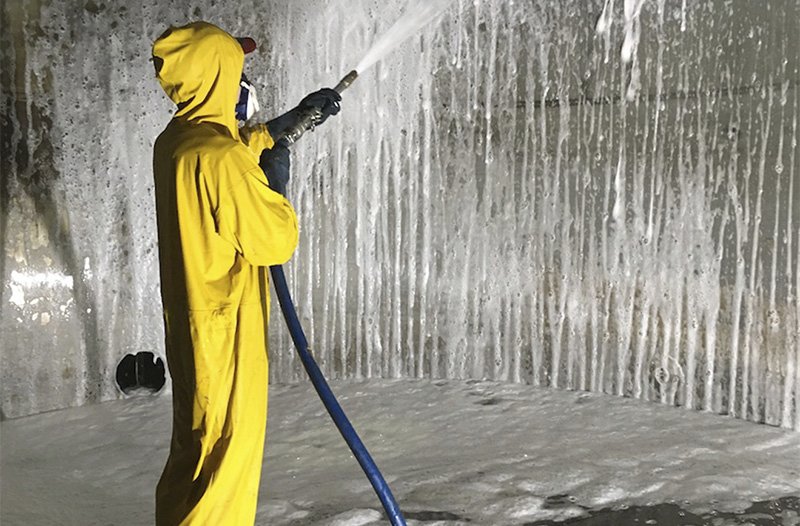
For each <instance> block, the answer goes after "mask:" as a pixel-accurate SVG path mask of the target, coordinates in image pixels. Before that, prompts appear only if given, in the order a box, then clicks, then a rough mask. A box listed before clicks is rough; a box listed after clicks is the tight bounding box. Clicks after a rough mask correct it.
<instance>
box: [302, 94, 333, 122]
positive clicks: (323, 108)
mask: <svg viewBox="0 0 800 526" xmlns="http://www.w3.org/2000/svg"><path fill="white" fill-rule="evenodd" d="M341 100H342V96H341V95H339V94H338V93H337V92H335V91H334V90H332V89H330V88H322V89H321V90H319V91H315V92H314V93H309V94H308V95H306V96H305V97H304V98H303V100H301V101H300V104H299V105H298V106H297V107H298V108H299V109H300V110H304V111H308V110H317V111H319V113H320V117H319V119H317V122H316V124H317V125H320V124H322V123H323V122H325V121H326V120H328V117H330V116H331V115H336V114H337V113H339V110H340V109H341V107H340V106H339V102H341Z"/></svg>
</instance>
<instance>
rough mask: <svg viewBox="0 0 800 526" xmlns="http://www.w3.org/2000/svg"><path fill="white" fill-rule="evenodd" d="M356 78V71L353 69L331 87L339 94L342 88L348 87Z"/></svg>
mask: <svg viewBox="0 0 800 526" xmlns="http://www.w3.org/2000/svg"><path fill="white" fill-rule="evenodd" d="M357 78H358V71H356V70H353V71H351V72H350V73H348V74H347V75H345V76H344V78H342V80H340V81H339V83H338V84H337V85H336V86H335V87H334V88H333V91H335V92H336V93H338V94H339V95H341V94H342V92H343V91H344V90H346V89H347V88H349V87H350V84H352V83H353V81H355V80H356V79H357Z"/></svg>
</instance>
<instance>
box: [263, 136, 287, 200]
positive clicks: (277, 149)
mask: <svg viewBox="0 0 800 526" xmlns="http://www.w3.org/2000/svg"><path fill="white" fill-rule="evenodd" d="M258 165H259V166H260V167H261V169H262V170H264V174H266V176H267V181H268V182H269V187H270V188H272V189H273V190H275V191H276V192H278V193H279V194H281V195H286V184H287V183H288V182H289V168H290V167H291V157H290V156H289V148H286V147H285V146H280V145H277V144H276V145H275V146H273V147H272V149H269V150H266V149H265V150H264V151H263V152H261V159H259V161H258Z"/></svg>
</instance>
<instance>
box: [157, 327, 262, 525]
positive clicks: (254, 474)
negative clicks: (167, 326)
mask: <svg viewBox="0 0 800 526" xmlns="http://www.w3.org/2000/svg"><path fill="white" fill-rule="evenodd" d="M261 321H262V320H261V317H260V316H258V319H257V320H256V319H254V320H252V322H251V323H248V320H245V319H241V318H240V320H239V323H238V327H237V328H236V329H235V331H233V330H231V331H222V332H223V333H224V334H221V335H220V334H217V335H215V337H214V340H215V341H214V342H213V345H209V347H208V348H205V349H199V348H197V347H196V348H195V351H194V352H193V353H191V354H192V356H191V357H190V359H188V360H186V358H187V357H175V356H169V352H168V356H169V358H170V374H171V375H172V378H173V417H174V423H173V437H172V443H171V446H170V455H169V459H168V460H167V465H166V467H165V468H164V473H163V474H162V476H161V480H160V481H159V484H158V488H157V490H156V524H157V525H158V526H175V525H182V526H183V525H187V526H188V525H210V526H225V525H231V526H243V525H251V524H253V522H254V521H255V513H256V505H257V502H258V489H259V482H260V476H261V464H262V457H263V451H264V434H265V428H266V417H267V378H268V375H267V355H266V350H265V348H264V343H263V342H264V331H263V328H262V327H263V325H261ZM259 325H261V327H259ZM248 329H250V331H248ZM259 333H260V334H259ZM220 336H222V339H223V340H226V341H220V339H219V337H220ZM192 339H193V340H195V339H197V338H196V337H193V338H192ZM247 343H250V345H247ZM259 343H260V344H259ZM221 349H222V350H224V351H221ZM228 349H232V352H229V351H228ZM181 358H183V359H184V360H182V359H181Z"/></svg>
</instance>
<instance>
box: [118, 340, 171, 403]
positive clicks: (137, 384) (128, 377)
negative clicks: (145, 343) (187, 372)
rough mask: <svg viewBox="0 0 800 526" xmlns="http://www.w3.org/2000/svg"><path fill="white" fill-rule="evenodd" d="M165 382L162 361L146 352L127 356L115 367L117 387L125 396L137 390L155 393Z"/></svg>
mask: <svg viewBox="0 0 800 526" xmlns="http://www.w3.org/2000/svg"><path fill="white" fill-rule="evenodd" d="M166 381H167V380H166V374H165V369H164V360H162V359H161V358H160V357H156V356H155V355H154V354H153V353H151V352H148V351H143V352H140V353H137V354H136V356H134V355H132V354H127V355H125V357H124V358H123V359H122V360H120V362H119V364H118V365H117V385H118V386H119V388H120V390H121V391H122V392H123V393H125V394H126V395H127V394H133V393H134V392H136V391H139V390H143V391H147V392H149V393H157V392H158V391H160V390H161V388H162V387H164V384H165V383H166Z"/></svg>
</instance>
